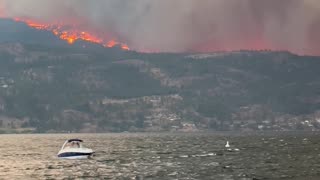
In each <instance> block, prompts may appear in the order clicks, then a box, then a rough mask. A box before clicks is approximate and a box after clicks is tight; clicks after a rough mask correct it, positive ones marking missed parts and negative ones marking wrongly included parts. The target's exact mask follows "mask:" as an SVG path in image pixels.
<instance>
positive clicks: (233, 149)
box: [225, 141, 240, 151]
mask: <svg viewBox="0 0 320 180" xmlns="http://www.w3.org/2000/svg"><path fill="white" fill-rule="evenodd" d="M225 147H226V148H228V149H227V150H228V151H240V149H238V148H230V147H231V146H230V144H229V141H227V143H226V145H225Z"/></svg>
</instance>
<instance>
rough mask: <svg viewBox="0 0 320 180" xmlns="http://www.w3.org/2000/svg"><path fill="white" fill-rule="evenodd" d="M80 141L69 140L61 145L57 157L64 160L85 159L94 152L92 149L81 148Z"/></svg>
mask: <svg viewBox="0 0 320 180" xmlns="http://www.w3.org/2000/svg"><path fill="white" fill-rule="evenodd" d="M82 142H83V141H82V140H81V139H69V140H66V141H65V142H64V144H63V145H62V147H61V149H60V151H59V153H58V157H59V158H64V159H87V158H88V157H90V156H91V155H92V154H93V153H94V152H93V150H92V149H89V148H85V147H83V146H82Z"/></svg>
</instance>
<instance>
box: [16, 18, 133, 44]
mask: <svg viewBox="0 0 320 180" xmlns="http://www.w3.org/2000/svg"><path fill="white" fill-rule="evenodd" d="M14 20H15V21H17V22H23V23H26V24H27V25H28V26H29V27H31V28H34V29H37V30H47V31H51V32H52V33H53V34H54V35H55V36H57V37H59V38H60V39H62V40H64V41H66V42H68V43H69V44H73V43H75V42H76V41H77V40H83V41H88V42H92V43H96V44H102V45H103V46H104V47H108V48H112V47H115V46H119V47H121V49H123V50H130V48H129V46H128V45H127V44H124V43H120V42H117V41H116V40H109V41H106V40H104V39H102V38H99V37H97V36H95V35H93V34H91V33H89V32H85V31H79V30H76V29H75V28H72V29H71V30H65V26H64V25H59V24H42V23H38V22H35V21H31V20H29V19H20V18H15V19H14Z"/></svg>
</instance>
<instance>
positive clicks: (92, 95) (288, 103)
mask: <svg viewBox="0 0 320 180" xmlns="http://www.w3.org/2000/svg"><path fill="white" fill-rule="evenodd" d="M319 68H320V58H319V57H308V56H296V55H293V54H291V53H288V52H268V51H263V52H253V51H252V52H250V51H240V52H229V53H211V54H142V53H136V52H124V51H121V50H119V49H117V48H113V49H105V48H101V47H96V46H94V45H92V46H91V45H90V46H86V47H83V46H77V45H75V46H61V45H35V44H31V43H23V44H21V43H2V44H0V132H30V131H34V132H69V131H72V132H124V131H197V130H317V129H318V128H319V123H320V111H319V110H320V92H319V89H320V71H319Z"/></svg>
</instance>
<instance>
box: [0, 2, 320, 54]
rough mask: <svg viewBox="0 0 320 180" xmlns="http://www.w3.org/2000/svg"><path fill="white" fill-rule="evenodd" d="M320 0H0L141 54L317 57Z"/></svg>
mask: <svg viewBox="0 0 320 180" xmlns="http://www.w3.org/2000/svg"><path fill="white" fill-rule="evenodd" d="M319 9H320V3H319V1H318V0H281V1H279V0H261V1H257V0H241V1H239V0H228V1H225V0H215V1H212V0H201V1H199V0H175V1H174V2H173V1H171V0H153V1H146V0H122V1H119V0H108V1H101V0H90V1H88V0H54V1H53V0H0V17H5V18H11V19H16V20H17V21H22V22H25V23H27V24H28V25H29V26H30V27H33V28H36V29H45V30H49V31H51V32H53V33H54V34H55V35H56V36H58V37H59V38H61V39H63V40H65V41H66V42H68V43H70V44H72V43H74V42H75V41H77V40H84V41H90V42H93V43H99V44H102V45H103V46H105V47H113V46H120V47H122V49H129V47H130V49H132V50H136V51H142V52H208V51H233V50H288V51H291V52H294V53H297V54H312V55H320V48H319V47H320V46H319V44H320V40H319V38H318V37H319V36H318V32H319V31H320V11H319Z"/></svg>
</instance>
